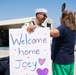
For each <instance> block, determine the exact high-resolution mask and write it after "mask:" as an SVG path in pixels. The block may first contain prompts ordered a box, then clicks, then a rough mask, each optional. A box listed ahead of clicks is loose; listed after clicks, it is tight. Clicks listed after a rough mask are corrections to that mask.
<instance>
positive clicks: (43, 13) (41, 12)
mask: <svg viewBox="0 0 76 75" xmlns="http://www.w3.org/2000/svg"><path fill="white" fill-rule="evenodd" d="M35 14H36V18H35V20H32V21H30V22H28V23H25V24H24V25H23V26H22V28H25V27H27V26H28V25H38V26H40V27H44V26H43V25H42V23H43V22H44V21H45V20H46V18H47V10H46V9H44V8H38V9H36V10H35Z"/></svg>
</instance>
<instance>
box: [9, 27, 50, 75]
mask: <svg viewBox="0 0 76 75" xmlns="http://www.w3.org/2000/svg"><path fill="white" fill-rule="evenodd" d="M9 43H10V44H9V45H10V48H9V49H10V75H51V58H50V56H51V52H50V33H49V29H48V28H37V29H35V30H34V32H32V33H28V32H27V31H26V30H25V29H10V30H9Z"/></svg>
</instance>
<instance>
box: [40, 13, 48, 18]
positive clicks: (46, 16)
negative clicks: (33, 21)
mask: <svg viewBox="0 0 76 75" xmlns="http://www.w3.org/2000/svg"><path fill="white" fill-rule="evenodd" d="M39 14H41V15H43V16H44V17H46V18H47V15H46V14H44V13H39Z"/></svg>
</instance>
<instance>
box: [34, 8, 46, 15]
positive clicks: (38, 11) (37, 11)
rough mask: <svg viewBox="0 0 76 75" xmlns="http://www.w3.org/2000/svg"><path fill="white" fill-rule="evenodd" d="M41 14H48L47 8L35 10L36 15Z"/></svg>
mask: <svg viewBox="0 0 76 75" xmlns="http://www.w3.org/2000/svg"><path fill="white" fill-rule="evenodd" d="M40 12H43V13H46V14H47V10H46V9H45V8H38V9H36V10H35V14H36V13H40Z"/></svg>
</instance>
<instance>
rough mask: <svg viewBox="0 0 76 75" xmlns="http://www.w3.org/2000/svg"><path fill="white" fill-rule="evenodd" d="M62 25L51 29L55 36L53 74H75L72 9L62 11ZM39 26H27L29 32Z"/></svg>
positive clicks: (52, 35)
mask: <svg viewBox="0 0 76 75" xmlns="http://www.w3.org/2000/svg"><path fill="white" fill-rule="evenodd" d="M60 22H61V25H60V26H59V27H57V28H56V29H54V30H50V36H51V37H53V40H52V49H51V53H52V54H51V59H52V70H53V75H74V45H75V29H76V25H75V15H74V13H73V12H72V11H69V10H65V11H63V12H62V15H61V19H60ZM38 27H39V26H37V25H35V26H33V25H31V26H28V27H27V31H28V32H32V31H33V29H35V28H38Z"/></svg>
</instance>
